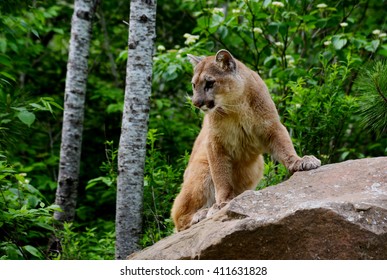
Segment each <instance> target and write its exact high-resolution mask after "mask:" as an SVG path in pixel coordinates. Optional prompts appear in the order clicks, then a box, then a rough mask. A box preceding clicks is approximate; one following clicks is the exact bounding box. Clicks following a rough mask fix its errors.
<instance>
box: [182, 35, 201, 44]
mask: <svg viewBox="0 0 387 280" xmlns="http://www.w3.org/2000/svg"><path fill="white" fill-rule="evenodd" d="M184 38H186V40H185V42H184V44H186V45H191V44H193V43H195V42H196V41H197V40H199V35H191V34H188V33H185V34H184Z"/></svg>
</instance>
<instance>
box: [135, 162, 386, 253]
mask: <svg viewBox="0 0 387 280" xmlns="http://www.w3.org/2000/svg"><path fill="white" fill-rule="evenodd" d="M129 258H130V259H387V157H380V158H369V159H361V160H351V161H346V162H342V163H337V164H329V165H325V166H322V167H320V168H318V169H315V170H311V171H306V172H297V173H295V174H294V175H293V176H292V177H291V178H290V179H289V180H287V181H285V182H283V183H281V184H279V185H276V186H272V187H268V188H266V189H264V190H261V191H246V192H244V193H243V194H241V195H240V196H238V197H236V198H235V199H234V200H232V201H231V202H230V203H229V204H228V205H227V206H226V207H225V208H223V209H222V210H221V211H219V212H218V213H216V214H215V215H214V216H212V217H210V218H207V219H205V220H203V221H202V222H200V223H198V224H196V225H194V226H193V227H191V228H190V229H188V230H185V231H182V232H179V233H176V234H174V235H172V236H170V237H168V238H165V239H163V240H161V241H159V242H157V243H156V244H154V245H153V246H151V247H148V248H146V249H145V250H143V251H140V252H137V253H135V254H133V255H131V256H130V257H129Z"/></svg>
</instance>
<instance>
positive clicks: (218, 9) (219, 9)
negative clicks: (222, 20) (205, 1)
mask: <svg viewBox="0 0 387 280" xmlns="http://www.w3.org/2000/svg"><path fill="white" fill-rule="evenodd" d="M212 12H213V13H214V14H222V15H223V9H222V8H214V9H213V10H212Z"/></svg>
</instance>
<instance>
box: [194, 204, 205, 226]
mask: <svg viewBox="0 0 387 280" xmlns="http://www.w3.org/2000/svg"><path fill="white" fill-rule="evenodd" d="M207 213H208V208H205V209H201V210H199V211H198V212H196V213H195V215H194V216H193V217H192V220H191V226H192V225H194V224H197V223H199V222H200V221H201V220H204V219H205V218H206V217H207Z"/></svg>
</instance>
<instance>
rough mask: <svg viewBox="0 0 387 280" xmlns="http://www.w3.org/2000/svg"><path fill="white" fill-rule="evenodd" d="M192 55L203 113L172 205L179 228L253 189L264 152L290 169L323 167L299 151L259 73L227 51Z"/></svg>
mask: <svg viewBox="0 0 387 280" xmlns="http://www.w3.org/2000/svg"><path fill="white" fill-rule="evenodd" d="M189 58H190V60H191V63H192V64H193V65H194V66H195V70H194V76H193V78H192V85H193V88H194V89H193V97H192V102H193V104H194V105H195V106H197V107H198V108H200V109H202V110H203V111H204V112H205V116H204V121H203V126H202V130H201V131H200V133H199V135H198V137H197V139H196V141H195V144H194V146H193V150H192V154H191V157H190V160H189V163H188V166H187V169H186V171H185V173H184V182H183V186H182V189H181V192H180V194H179V195H178V196H177V197H176V200H175V202H174V205H173V208H172V218H173V221H174V223H175V226H176V229H177V230H178V231H181V230H184V229H187V228H189V227H190V226H191V225H192V224H195V223H197V222H199V221H200V220H202V219H204V218H206V217H207V216H210V215H212V214H213V213H215V212H216V211H218V210H219V209H220V208H222V207H223V206H224V205H225V204H227V202H229V201H230V200H231V199H233V198H234V197H235V196H237V195H239V194H241V193H242V192H244V191H245V190H249V189H254V188H255V187H256V186H257V184H258V183H259V181H260V180H261V178H262V176H263V167H264V165H263V164H264V162H263V157H262V154H264V153H270V154H272V155H273V156H274V158H276V159H277V160H279V161H280V162H281V163H282V164H284V165H285V166H286V168H288V169H289V170H290V172H296V171H299V170H309V169H313V168H317V167H318V166H320V161H319V160H318V159H316V158H315V157H313V156H304V157H303V158H300V157H299V156H298V155H297V154H296V152H295V150H294V148H293V144H292V142H291V140H290V137H289V134H288V132H287V130H286V128H285V127H284V126H283V125H282V124H281V122H280V118H279V116H278V113H277V110H276V107H275V105H274V102H273V101H272V99H271V96H270V94H269V92H268V89H267V87H266V85H265V83H264V82H263V80H262V79H261V78H260V77H259V75H258V74H257V73H255V72H253V71H252V70H250V69H248V68H247V67H246V66H245V65H244V64H243V63H241V62H240V61H238V60H236V59H234V58H233V57H232V55H231V54H230V53H229V52H228V51H226V50H221V51H219V52H218V53H217V54H216V56H209V57H205V58H203V57H195V56H189Z"/></svg>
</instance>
